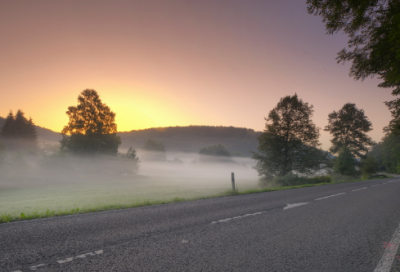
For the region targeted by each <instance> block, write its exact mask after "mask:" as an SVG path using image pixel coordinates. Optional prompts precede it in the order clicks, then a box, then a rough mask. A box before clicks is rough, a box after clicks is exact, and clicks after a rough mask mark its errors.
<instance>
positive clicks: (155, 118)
mask: <svg viewBox="0 0 400 272" xmlns="http://www.w3.org/2000/svg"><path fill="white" fill-rule="evenodd" d="M0 39H1V42H0V75H1V80H0V116H2V117H5V116H7V114H8V113H9V111H10V110H12V111H13V112H14V113H15V112H16V111H17V110H18V109H21V110H23V111H24V112H25V114H26V116H27V117H32V119H33V121H34V123H35V124H36V125H38V126H41V127H45V128H49V129H51V130H53V131H57V132H60V131H61V130H62V128H63V127H64V126H65V125H67V123H68V117H67V115H66V111H67V110H68V107H69V106H76V105H77V97H78V95H79V94H80V92H82V91H83V90H85V89H95V90H96V91H97V92H98V94H99V95H100V98H101V99H102V101H103V102H104V103H105V104H107V105H108V106H109V107H110V108H111V110H112V111H113V112H115V113H116V123H117V126H118V131H131V130H137V129H145V128H151V127H166V126H188V125H211V126H235V127H245V128H251V129H254V130H256V131H262V130H264V128H265V120H264V117H267V116H268V113H269V112H270V111H271V110H272V109H273V108H274V107H275V106H276V104H277V103H278V102H279V100H280V98H282V97H284V96H286V95H294V94H295V93H297V94H298V96H299V98H301V99H302V100H303V101H304V102H308V103H309V104H312V105H313V106H314V116H313V117H312V119H313V121H314V122H315V124H316V125H317V126H318V127H320V128H321V137H320V142H321V143H322V148H323V149H325V150H327V149H328V148H329V146H330V142H329V140H330V135H329V133H328V132H324V131H323V128H324V127H325V126H326V125H327V124H328V121H327V119H328V114H329V113H331V112H333V111H338V110H339V109H340V108H341V107H342V106H343V105H344V104H345V103H347V102H352V103H356V106H357V107H358V108H359V109H363V110H364V111H365V114H366V115H367V116H368V118H369V120H370V121H371V122H372V124H373V129H374V130H373V131H371V132H370V133H369V135H370V136H371V137H372V138H373V140H375V141H380V139H381V138H382V136H383V133H382V128H383V127H384V126H386V125H387V124H388V122H389V120H390V113H389V111H388V109H387V107H386V106H385V105H384V103H383V102H384V101H388V100H392V99H393V97H392V96H391V94H390V93H391V90H390V89H382V88H378V87H377V85H378V84H379V83H380V80H379V79H376V78H373V79H366V80H364V81H355V80H354V79H353V78H350V77H349V75H348V74H349V68H350V65H351V63H346V64H344V65H342V64H337V62H336V60H335V58H336V56H337V52H338V51H340V50H341V49H342V48H344V47H346V46H347V40H348V38H347V36H346V35H344V34H342V33H338V34H335V35H327V34H326V30H325V25H324V23H323V22H322V19H321V18H320V17H318V16H313V15H310V14H308V12H307V4H306V0H285V1H281V0H246V1H243V0H201V1H200V0H168V1H165V0H140V1H139V0H129V1H125V0H116V1H108V0H106V1H105V0H58V1H54V0H35V1H32V0H18V1H11V0H0Z"/></svg>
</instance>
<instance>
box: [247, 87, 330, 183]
mask: <svg viewBox="0 0 400 272" xmlns="http://www.w3.org/2000/svg"><path fill="white" fill-rule="evenodd" d="M313 111H314V110H313V106H312V105H308V103H305V102H303V101H302V100H301V99H299V98H298V96H297V94H295V95H293V96H285V97H283V98H281V100H280V101H279V103H278V105H277V106H276V107H275V108H274V109H273V110H271V111H270V113H269V115H268V118H265V120H266V124H265V130H264V132H263V133H262V134H261V135H260V136H259V138H258V141H259V146H258V153H257V152H255V153H254V155H253V158H254V159H255V160H256V161H257V165H256V167H255V168H256V170H257V171H258V173H259V175H260V176H261V177H263V178H266V179H269V178H272V177H273V176H284V175H286V174H289V173H290V172H293V171H296V172H298V173H305V174H310V173H312V172H313V171H315V170H317V169H319V166H320V164H321V163H323V162H324V158H325V157H326V154H324V152H323V151H321V150H320V149H318V148H317V147H318V146H319V142H318V137H319V128H317V127H316V126H315V124H314V123H313V122H312V120H311V117H312V115H313Z"/></svg>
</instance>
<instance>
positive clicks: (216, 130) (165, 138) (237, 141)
mask: <svg viewBox="0 0 400 272" xmlns="http://www.w3.org/2000/svg"><path fill="white" fill-rule="evenodd" d="M260 134H261V132H256V131H254V130H252V129H247V128H237V127H212V126H188V127H165V128H150V129H143V130H133V131H130V132H119V133H118V135H119V136H120V137H121V140H122V144H121V147H122V148H128V147H130V146H132V147H133V148H136V149H137V148H141V147H142V146H143V145H144V143H145V142H146V141H147V140H148V139H153V140H156V141H158V142H161V143H162V144H164V146H165V149H166V151H167V152H168V151H182V152H196V153H197V152H199V150H200V149H201V148H202V147H205V146H210V145H215V144H222V145H224V146H225V147H226V149H227V150H228V151H230V152H231V153H233V154H234V155H235V153H236V154H238V153H240V154H242V155H244V156H251V151H256V150H257V147H258V141H257V137H258V136H259V135H260Z"/></svg>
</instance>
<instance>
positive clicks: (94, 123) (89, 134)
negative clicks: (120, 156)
mask: <svg viewBox="0 0 400 272" xmlns="http://www.w3.org/2000/svg"><path fill="white" fill-rule="evenodd" d="M66 113H67V115H68V117H69V122H68V125H67V126H65V127H64V129H63V130H62V133H63V139H62V140H61V150H63V151H67V152H71V153H78V154H94V153H102V154H113V155H117V152H118V146H119V145H120V144H121V139H120V137H119V136H117V135H116V132H117V125H116V124H115V113H114V112H112V111H111V110H110V108H109V107H108V106H107V105H106V104H103V103H102V102H101V99H100V97H99V95H98V94H97V92H96V91H95V90H91V89H86V90H84V91H82V93H81V94H80V95H79V96H78V106H76V107H74V106H71V107H68V111H67V112H66Z"/></svg>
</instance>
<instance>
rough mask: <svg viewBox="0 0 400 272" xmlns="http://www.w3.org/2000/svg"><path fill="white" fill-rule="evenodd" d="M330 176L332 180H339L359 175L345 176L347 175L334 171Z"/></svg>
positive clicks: (351, 178) (346, 179) (354, 177)
mask: <svg viewBox="0 0 400 272" xmlns="http://www.w3.org/2000/svg"><path fill="white" fill-rule="evenodd" d="M331 178H332V181H333V182H341V181H350V180H355V179H358V178H360V177H359V176H358V177H357V176H347V175H342V174H340V173H337V172H335V173H333V174H332V175H331Z"/></svg>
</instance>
